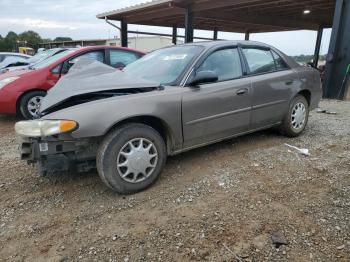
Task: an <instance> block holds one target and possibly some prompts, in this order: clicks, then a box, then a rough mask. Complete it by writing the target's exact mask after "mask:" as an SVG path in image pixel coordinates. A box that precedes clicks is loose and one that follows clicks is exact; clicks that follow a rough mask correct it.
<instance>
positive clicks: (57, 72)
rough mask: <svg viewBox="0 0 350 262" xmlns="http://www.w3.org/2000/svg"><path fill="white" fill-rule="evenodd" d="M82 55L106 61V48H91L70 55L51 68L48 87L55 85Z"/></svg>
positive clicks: (47, 82)
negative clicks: (72, 55)
mask: <svg viewBox="0 0 350 262" xmlns="http://www.w3.org/2000/svg"><path fill="white" fill-rule="evenodd" d="M82 57H87V58H90V59H93V60H96V61H99V62H101V63H105V61H106V59H105V50H104V49H97V50H91V51H87V52H83V53H80V54H78V55H75V56H74V57H70V58H69V59H67V60H66V61H64V62H63V63H61V64H59V65H57V66H56V67H54V68H53V69H51V70H50V73H49V75H48V76H47V81H46V84H47V85H48V88H50V87H53V86H54V85H55V84H56V83H57V82H58V80H59V79H60V78H61V77H62V76H63V75H65V74H67V73H68V71H69V69H70V68H71V67H72V66H73V65H74V64H75V63H76V62H77V61H78V59H80V58H82Z"/></svg>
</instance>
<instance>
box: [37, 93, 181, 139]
mask: <svg viewBox="0 0 350 262" xmlns="http://www.w3.org/2000/svg"><path fill="white" fill-rule="evenodd" d="M166 89H167V88H166ZM169 89H170V90H163V91H158V90H157V91H153V92H149V93H139V94H132V95H125V96H118V97H111V98H107V99H103V100H97V101H93V102H88V103H85V104H80V105H76V106H72V107H69V108H66V109H63V110H60V111H56V112H54V113H51V114H48V115H46V116H44V117H43V119H69V120H75V121H77V122H78V123H79V129H77V130H76V131H74V132H73V133H72V134H71V135H72V137H73V138H77V139H81V138H88V137H100V136H104V135H105V134H106V133H107V132H108V130H110V129H111V128H112V127H113V126H115V125H116V124H118V123H120V122H121V121H123V120H125V119H128V118H133V117H138V116H153V117H156V118H158V119H160V120H161V121H163V122H164V123H166V125H167V127H168V128H169V129H170V131H171V133H172V134H173V136H174V142H175V144H181V143H182V123H181V121H182V119H181V88H170V87H169Z"/></svg>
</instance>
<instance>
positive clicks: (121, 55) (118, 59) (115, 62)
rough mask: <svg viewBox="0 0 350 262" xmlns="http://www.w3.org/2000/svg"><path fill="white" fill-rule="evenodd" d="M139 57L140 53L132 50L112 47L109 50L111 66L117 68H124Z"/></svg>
mask: <svg viewBox="0 0 350 262" xmlns="http://www.w3.org/2000/svg"><path fill="white" fill-rule="evenodd" d="M139 58H140V55H139V54H135V53H132V52H127V51H123V50H114V49H110V51H109V59H110V63H111V66H113V67H115V68H123V67H125V66H127V65H128V64H130V63H132V62H135V61H136V60H137V59H139Z"/></svg>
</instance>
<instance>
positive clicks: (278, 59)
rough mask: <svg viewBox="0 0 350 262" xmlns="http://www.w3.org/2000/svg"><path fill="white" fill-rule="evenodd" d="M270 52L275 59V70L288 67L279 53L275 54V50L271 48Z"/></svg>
mask: <svg viewBox="0 0 350 262" xmlns="http://www.w3.org/2000/svg"><path fill="white" fill-rule="evenodd" d="M271 52H272V56H273V58H274V59H275V63H276V68H277V70H285V69H288V68H289V67H288V65H287V64H286V62H284V60H283V59H282V57H281V56H280V55H279V54H277V53H276V52H275V51H272V50H271Z"/></svg>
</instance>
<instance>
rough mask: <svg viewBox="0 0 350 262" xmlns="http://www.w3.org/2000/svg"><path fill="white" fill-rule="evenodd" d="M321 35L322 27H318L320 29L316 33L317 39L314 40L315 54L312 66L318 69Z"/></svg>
mask: <svg viewBox="0 0 350 262" xmlns="http://www.w3.org/2000/svg"><path fill="white" fill-rule="evenodd" d="M322 35H323V27H322V26H320V28H319V29H318V31H317V38H316V45H315V53H314V66H315V68H318V60H319V58H320V50H321V43H322Z"/></svg>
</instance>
